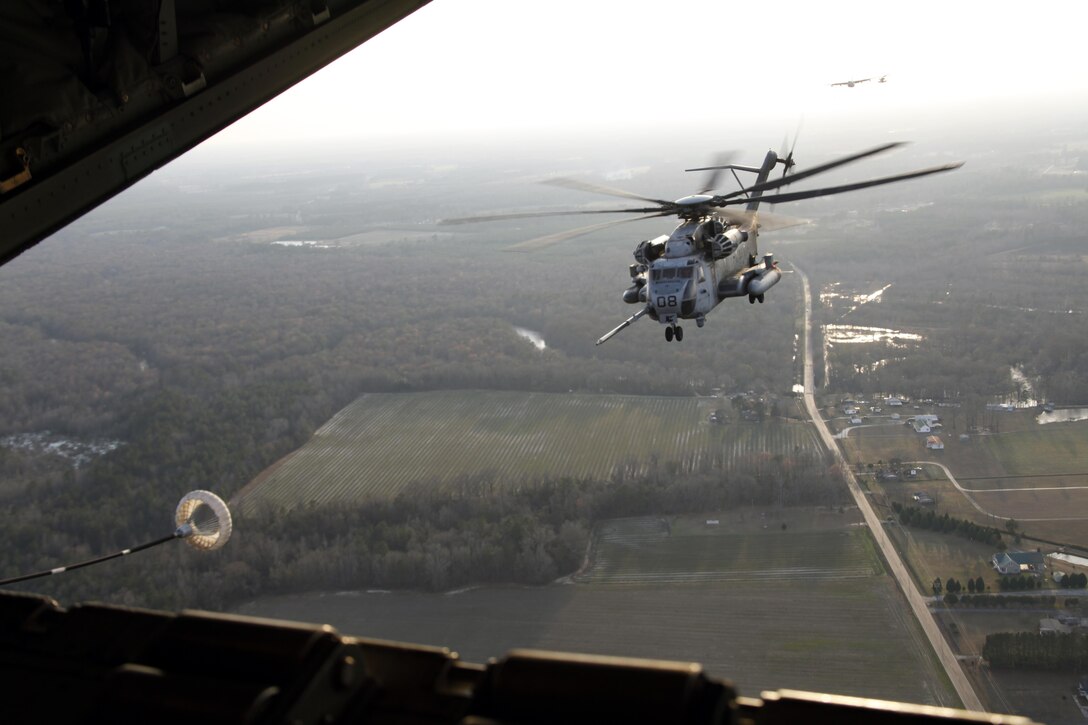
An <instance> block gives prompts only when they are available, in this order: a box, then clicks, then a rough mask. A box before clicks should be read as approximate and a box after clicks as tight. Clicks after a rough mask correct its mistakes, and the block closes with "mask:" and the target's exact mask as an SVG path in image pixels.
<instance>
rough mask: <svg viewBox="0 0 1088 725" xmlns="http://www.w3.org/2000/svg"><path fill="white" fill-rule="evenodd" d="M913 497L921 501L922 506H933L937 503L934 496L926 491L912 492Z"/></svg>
mask: <svg viewBox="0 0 1088 725" xmlns="http://www.w3.org/2000/svg"><path fill="white" fill-rule="evenodd" d="M911 498H913V499H914V501H915V502H916V503H919V504H921V505H922V506H932V505H933V504H934V503H935V501H934V500H933V497H932V496H930V495H929V494H928V493H926V492H925V491H916V492H915V493H912V494H911Z"/></svg>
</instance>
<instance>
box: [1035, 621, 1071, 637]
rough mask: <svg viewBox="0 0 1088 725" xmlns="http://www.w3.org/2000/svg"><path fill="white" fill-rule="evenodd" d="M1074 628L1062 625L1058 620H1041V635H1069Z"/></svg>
mask: <svg viewBox="0 0 1088 725" xmlns="http://www.w3.org/2000/svg"><path fill="white" fill-rule="evenodd" d="M1072 631H1073V628H1072V627H1070V626H1069V625H1067V624H1062V623H1061V622H1059V621H1058V620H1056V619H1049V618H1044V619H1040V620H1039V634H1069V633H1070V632H1072Z"/></svg>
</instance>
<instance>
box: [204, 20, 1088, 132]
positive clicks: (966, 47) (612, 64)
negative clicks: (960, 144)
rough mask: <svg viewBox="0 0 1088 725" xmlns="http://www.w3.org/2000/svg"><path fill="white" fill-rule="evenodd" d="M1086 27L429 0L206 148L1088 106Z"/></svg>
mask: <svg viewBox="0 0 1088 725" xmlns="http://www.w3.org/2000/svg"><path fill="white" fill-rule="evenodd" d="M1086 30H1088V2H1086V1H1085V0H1069V1H1063V2H1047V1H1046V0H1043V1H1041V2H1034V3H1024V2H1017V3H1012V2H1004V1H1002V0H997V1H990V2H981V1H978V2H976V1H973V0H941V1H939V2H937V1H932V0H911V2H900V3H890V2H871V1H866V2H825V1H821V2H758V3H735V2H726V1H725V0H707V1H704V0H675V1H673V2H663V1H658V2H646V1H645V0H547V1H546V2H545V1H543V0H537V1H535V2H531V1H529V0H434V1H433V2H432V3H431V4H430V5H428V6H426V7H424V8H423V9H421V10H420V11H418V12H416V13H415V14H413V15H412V16H410V17H408V18H406V19H405V20H403V21H401V22H400V23H398V24H397V25H395V26H394V27H392V28H390V29H389V30H387V31H385V32H384V33H383V34H381V35H379V36H378V37H376V38H374V39H372V40H370V41H369V42H367V43H365V44H364V45H362V46H361V47H359V48H357V49H355V50H354V51H353V52H351V53H349V54H348V55H346V56H345V57H343V58H341V59H340V60H338V61H337V62H335V63H333V64H332V65H330V66H329V67H327V68H325V69H324V70H322V71H320V72H319V73H317V74H316V75H314V76H312V77H310V78H309V79H307V80H305V81H303V82H302V83H300V84H299V85H298V86H296V87H295V88H293V89H291V90H289V91H288V92H286V93H285V94H283V95H282V96H280V97H279V98H277V99H275V100H273V101H272V102H270V103H269V104H267V105H266V106H264V107H263V108H261V109H258V110H257V111H256V112H254V113H253V114H251V115H250V116H249V117H247V118H245V119H243V120H241V121H239V122H238V123H236V124H235V125H234V126H232V127H231V128H229V129H227V130H226V131H224V132H223V133H221V134H220V135H219V136H218V137H216V138H215V139H213V140H212V141H210V142H209V143H211V144H230V145H232V146H234V145H240V144H247V143H256V144H262V145H263V144H267V143H271V142H280V143H282V142H285V141H290V142H291V143H292V144H305V143H309V142H312V141H319V140H322V139H328V138H356V139H364V140H365V139H382V138H386V137H389V136H409V137H411V136H417V137H418V136H421V135H426V136H433V135H436V134H437V135H443V134H446V133H450V132H452V133H457V132H460V131H467V130H472V131H476V132H479V131H483V132H488V131H491V130H493V129H501V130H503V131H505V132H519V131H531V132H538V131H540V130H547V131H556V132H562V131H565V130H567V129H573V130H576V131H581V130H596V129H599V128H607V127H619V126H622V127H624V128H637V127H640V126H650V127H661V126H665V125H667V126H669V127H677V128H683V127H684V125H685V124H687V123H698V124H700V125H706V124H707V123H714V122H720V123H723V124H724V123H738V124H743V125H747V126H752V125H755V124H757V123H762V122H764V121H766V122H768V123H770V122H772V119H773V124H774V125H773V127H774V133H775V134H776V135H777V134H780V133H782V131H781V129H782V128H784V127H790V126H792V125H793V124H794V123H796V119H798V118H800V117H801V116H804V117H805V118H806V123H808V122H809V120H811V119H816V122H817V123H818V122H819V120H820V119H823V120H824V121H829V119H833V118H834V117H836V116H839V115H842V114H852V115H854V116H857V115H858V114H864V113H866V112H868V111H873V110H875V109H884V110H888V109H899V110H902V112H903V113H905V114H907V115H908V116H909V114H911V113H919V114H921V113H929V114H932V113H935V112H936V113H950V114H962V113H966V112H968V111H969V110H970V109H971V108H974V107H976V106H977V105H978V104H979V103H981V102H984V101H985V102H989V101H992V100H993V99H1005V100H1006V102H1007V103H1008V107H1009V108H1010V109H1012V108H1017V107H1024V106H1025V104H1027V105H1029V106H1030V104H1031V103H1032V101H1033V99H1034V98H1035V97H1037V96H1040V95H1054V94H1058V93H1061V94H1065V96H1066V98H1067V99H1068V103H1069V104H1071V105H1078V104H1079V105H1081V106H1088V59H1086V52H1085V51H1084V50H1083V40H1084V34H1085V32H1086ZM882 74H887V75H888V82H887V83H886V84H883V85H878V84H877V83H875V82H869V83H866V84H862V85H860V86H857V87H855V88H852V89H849V88H831V87H830V83H832V82H834V81H841V80H848V79H851V78H865V77H874V78H875V77H878V76H880V75H882Z"/></svg>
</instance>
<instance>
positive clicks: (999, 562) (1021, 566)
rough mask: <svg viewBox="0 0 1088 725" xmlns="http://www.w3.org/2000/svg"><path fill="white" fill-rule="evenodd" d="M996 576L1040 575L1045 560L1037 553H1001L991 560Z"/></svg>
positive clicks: (1044, 566) (1044, 567)
mask: <svg viewBox="0 0 1088 725" xmlns="http://www.w3.org/2000/svg"><path fill="white" fill-rule="evenodd" d="M991 562H993V565H994V569H996V570H997V573H998V574H1010V575H1017V574H1040V573H1042V572H1043V570H1044V569H1046V559H1044V558H1043V555H1042V554H1041V553H1040V552H1038V551H1002V552H999V553H997V554H994V555H993V558H992V559H991Z"/></svg>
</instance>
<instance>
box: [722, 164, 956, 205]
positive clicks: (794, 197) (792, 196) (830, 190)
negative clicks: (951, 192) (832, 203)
mask: <svg viewBox="0 0 1088 725" xmlns="http://www.w3.org/2000/svg"><path fill="white" fill-rule="evenodd" d="M961 166H963V162H962V161H957V162H956V163H954V164H945V165H944V166H934V167H933V168H929V169H922V170H920V171H911V172H909V173H906V174H898V175H896V176H885V177H883V178H880V179H871V180H869V181H859V182H857V183H856V184H844V185H843V186H829V187H825V188H823V189H811V190H809V191H795V192H792V193H789V194H771V195H770V196H762V197H760V199H759V200H760V201H763V202H767V203H771V204H781V203H783V202H787V201H800V200H802V199H814V198H816V197H819V196H831V195H832V194H842V193H844V192H847V191H856V190H857V189H867V188H868V187H870V186H881V185H882V184H892V183H894V182H896V181H906V180H907V179H917V178H918V177H920V176H929V175H930V174H939V173H941V172H943V171H952V170H954V169H958V168H959V167H961ZM747 202H748V200H747V199H730V200H729V201H726V202H725V203H724V204H725V205H732V204H745V203H747Z"/></svg>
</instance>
